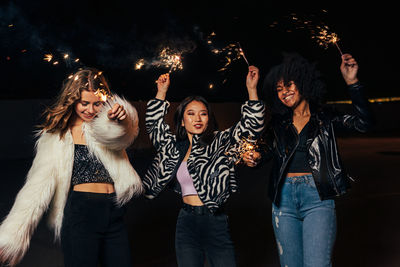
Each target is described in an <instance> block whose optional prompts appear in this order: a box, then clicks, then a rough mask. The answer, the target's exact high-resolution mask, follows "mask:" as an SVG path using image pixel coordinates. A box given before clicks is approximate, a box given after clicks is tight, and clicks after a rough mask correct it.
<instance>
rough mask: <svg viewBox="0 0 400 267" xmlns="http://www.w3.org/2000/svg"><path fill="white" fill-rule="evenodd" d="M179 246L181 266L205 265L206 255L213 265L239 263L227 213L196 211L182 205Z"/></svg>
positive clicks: (178, 255) (177, 243)
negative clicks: (236, 260) (197, 212)
mask: <svg viewBox="0 0 400 267" xmlns="http://www.w3.org/2000/svg"><path fill="white" fill-rule="evenodd" d="M203 207H204V206H203ZM204 208H205V207H204ZM205 209H206V208H205ZM175 249H176V258H177V262H178V266H180V267H204V262H205V259H207V261H208V263H209V266H211V267H228V266H229V267H235V266H236V263H235V253H234V248H233V242H232V240H231V237H230V233H229V227H228V217H227V215H226V214H224V213H220V214H211V213H209V212H208V211H205V212H204V214H196V213H194V212H190V211H187V210H185V209H181V210H180V212H179V216H178V220H177V223H176V235H175Z"/></svg>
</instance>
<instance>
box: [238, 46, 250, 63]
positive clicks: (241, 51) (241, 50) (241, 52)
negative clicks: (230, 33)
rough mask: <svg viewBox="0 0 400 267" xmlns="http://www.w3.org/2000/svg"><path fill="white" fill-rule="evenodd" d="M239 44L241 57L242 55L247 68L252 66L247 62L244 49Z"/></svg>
mask: <svg viewBox="0 0 400 267" xmlns="http://www.w3.org/2000/svg"><path fill="white" fill-rule="evenodd" d="M237 44H238V46H239V51H240V55H242V57H243V59H244V61H246V63H247V66H250V64H249V61H248V60H247V58H246V56H245V55H244V52H243V49H242V47H241V46H240V43H239V42H237Z"/></svg>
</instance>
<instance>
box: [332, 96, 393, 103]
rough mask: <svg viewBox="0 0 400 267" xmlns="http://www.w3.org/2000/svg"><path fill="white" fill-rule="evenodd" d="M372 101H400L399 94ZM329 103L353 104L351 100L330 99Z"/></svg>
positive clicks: (372, 100) (371, 100)
mask: <svg viewBox="0 0 400 267" xmlns="http://www.w3.org/2000/svg"><path fill="white" fill-rule="evenodd" d="M368 101H369V102H370V103H383V102H395V101H400V97H399V96H393V97H381V98H371V99H368ZM326 103H327V104H351V103H352V102H351V100H339V101H328V102H326Z"/></svg>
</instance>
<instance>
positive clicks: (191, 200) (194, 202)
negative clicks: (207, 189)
mask: <svg viewBox="0 0 400 267" xmlns="http://www.w3.org/2000/svg"><path fill="white" fill-rule="evenodd" d="M183 203H186V204H189V205H191V206H203V205H204V204H203V202H202V201H201V200H200V198H199V196H198V195H188V196H184V197H183Z"/></svg>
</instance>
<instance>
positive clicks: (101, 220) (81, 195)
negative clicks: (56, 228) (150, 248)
mask: <svg viewBox="0 0 400 267" xmlns="http://www.w3.org/2000/svg"><path fill="white" fill-rule="evenodd" d="M124 214H125V208H124V207H122V208H119V207H117V206H116V204H115V193H113V194H102V193H88V192H77V191H72V192H71V193H70V195H69V197H68V200H67V204H66V206H65V209H64V220H63V225H62V229H61V246H62V250H63V253H64V264H65V267H97V266H98V263H101V266H102V267H115V266H118V267H131V266H132V263H131V256H130V248H129V240H128V235H127V233H126V228H125V224H124V220H123V216H124Z"/></svg>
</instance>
